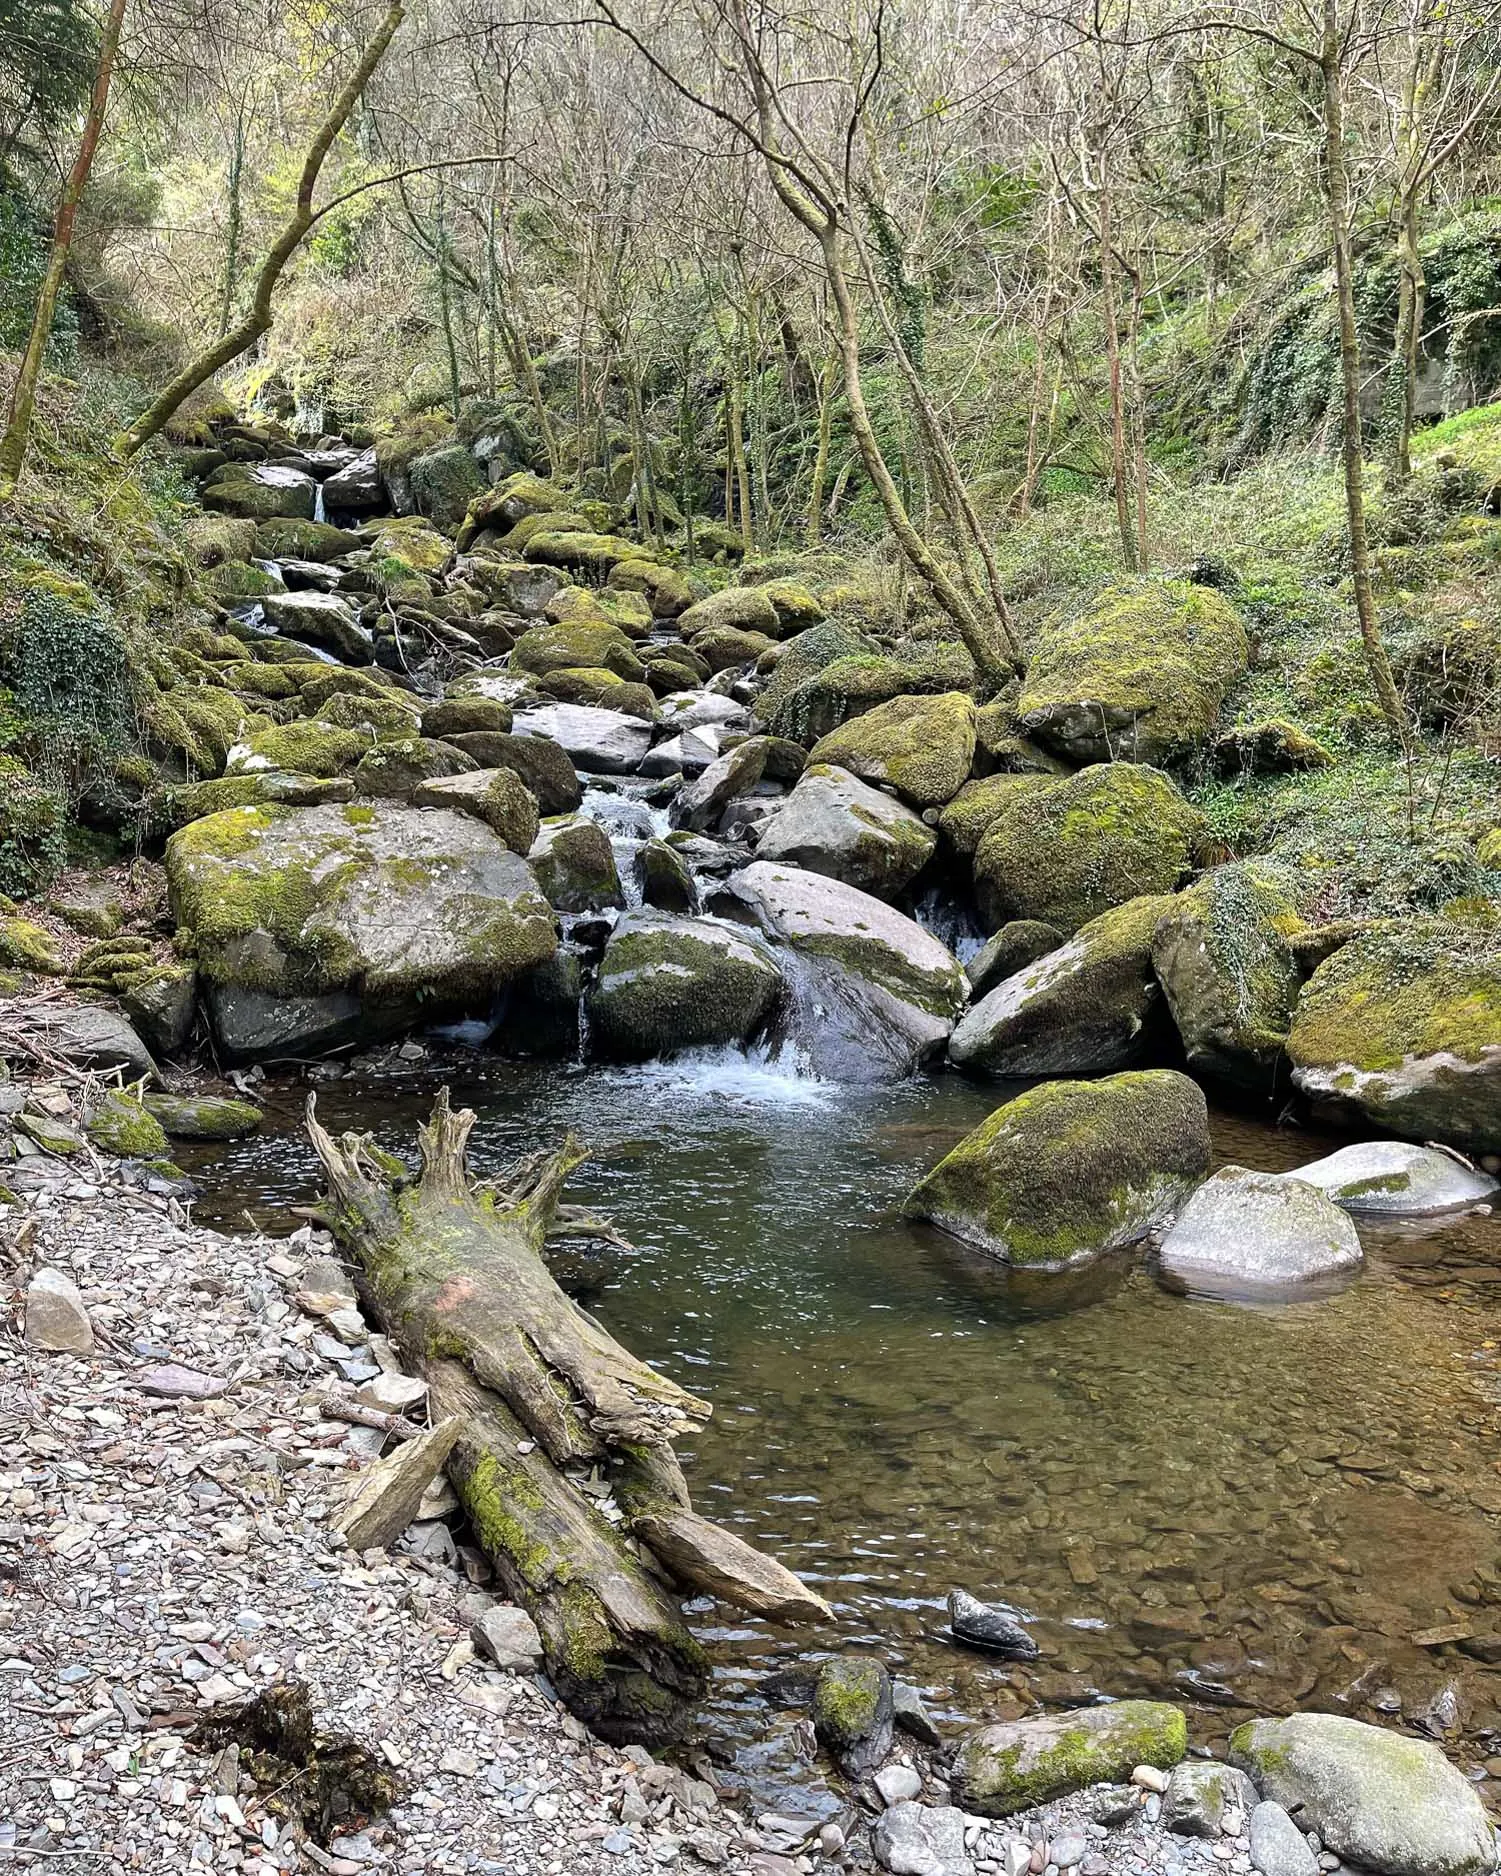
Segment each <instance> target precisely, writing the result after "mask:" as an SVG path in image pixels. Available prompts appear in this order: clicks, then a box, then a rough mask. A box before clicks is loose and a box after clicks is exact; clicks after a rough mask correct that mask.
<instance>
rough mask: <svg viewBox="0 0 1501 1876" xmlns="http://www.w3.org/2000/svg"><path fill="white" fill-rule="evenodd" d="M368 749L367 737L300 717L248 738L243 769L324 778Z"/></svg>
mask: <svg viewBox="0 0 1501 1876" xmlns="http://www.w3.org/2000/svg"><path fill="white" fill-rule="evenodd" d="M369 748H370V739H369V737H368V736H362V735H361V734H360V733H359V732H358V731H357V730H341V729H338V728H336V727H335V726H334V725H333V724H331V723H324V722H320V721H318V720H317V719H316V718H302V719H299V720H298V721H296V722H293V723H284V724H281V725H280V726H278V727H277V728H275V729H269V730H262V731H260V732H259V733H258V734H257V735H254V736H252V737H251V738H250V740H249V744H248V749H249V762H248V764H242V772H243V770H244V769H245V768H247V767H248V768H249V769H251V770H253V769H255V768H263V769H280V770H284V771H286V772H287V773H289V774H294V775H315V776H322V777H328V776H333V775H342V774H343V773H344V772H345V771H346V770H349V769H352V768H353V767H354V766H355V764H356V763H358V762H359V760H360V758H361V757H362V756H363V755H364V754H365V753H366V751H367V750H368V749H369Z"/></svg>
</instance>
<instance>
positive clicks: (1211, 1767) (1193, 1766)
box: [1162, 1759, 1256, 1839]
mask: <svg viewBox="0 0 1501 1876" xmlns="http://www.w3.org/2000/svg"><path fill="white" fill-rule="evenodd" d="M1255 1803H1256V1787H1255V1786H1254V1785H1253V1784H1252V1783H1251V1781H1250V1779H1249V1778H1247V1777H1246V1775H1245V1773H1244V1772H1241V1771H1237V1770H1236V1768H1235V1767H1234V1766H1233V1765H1216V1764H1214V1763H1213V1762H1212V1761H1208V1762H1206V1761H1204V1760H1198V1759H1195V1760H1190V1759H1185V1760H1184V1761H1183V1763H1182V1764H1181V1765H1180V1766H1177V1767H1176V1768H1175V1769H1174V1772H1173V1775H1172V1777H1171V1778H1170V1779H1169V1780H1168V1787H1167V1791H1166V1792H1165V1793H1164V1795H1163V1800H1162V1824H1163V1828H1164V1829H1165V1830H1170V1831H1172V1832H1173V1833H1174V1835H1176V1836H1179V1837H1208V1838H1211V1839H1218V1837H1219V1836H1220V1834H1221V1831H1222V1829H1223V1826H1224V1823H1225V1820H1226V1818H1227V1817H1231V1818H1234V1817H1236V1816H1244V1815H1245V1813H1246V1812H1248V1811H1249V1810H1250V1809H1251V1807H1252V1806H1253V1805H1254V1804H1255Z"/></svg>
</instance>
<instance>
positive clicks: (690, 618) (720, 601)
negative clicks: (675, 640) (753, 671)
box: [678, 586, 782, 643]
mask: <svg viewBox="0 0 1501 1876" xmlns="http://www.w3.org/2000/svg"><path fill="white" fill-rule="evenodd" d="M725 630H733V631H736V632H742V633H746V632H748V633H753V634H755V635H756V636H757V637H759V638H760V639H762V640H763V641H767V642H769V641H770V640H772V639H777V638H780V637H781V636H782V621H781V618H780V616H779V615H778V612H777V609H776V606H775V605H774V604H773V602H772V599H771V596H770V594H769V593H768V592H767V589H766V588H765V587H764V586H727V587H725V588H724V589H723V591H721V592H718V593H711V594H710V596H709V597H708V598H707V599H700V600H696V601H695V602H694V604H693V605H691V606H690V607H689V608H688V609H687V611H686V612H684V613H683V614H682V615H681V617H680V618H679V619H678V631H679V632H681V633H682V635H683V637H684V638H685V639H687V640H688V641H689V642H690V643H691V642H692V640H694V639H695V638H697V637H698V636H699V635H700V634H701V633H704V632H719V631H725Z"/></svg>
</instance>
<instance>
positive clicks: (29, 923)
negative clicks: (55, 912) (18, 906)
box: [0, 918, 64, 977]
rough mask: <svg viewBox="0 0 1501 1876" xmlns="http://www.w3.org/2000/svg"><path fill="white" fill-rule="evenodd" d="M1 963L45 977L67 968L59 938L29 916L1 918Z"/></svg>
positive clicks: (6, 967) (8, 967)
mask: <svg viewBox="0 0 1501 1876" xmlns="http://www.w3.org/2000/svg"><path fill="white" fill-rule="evenodd" d="M0 966H3V967H4V968H5V969H6V970H8V971H36V972H38V973H39V974H40V975H41V976H44V977H56V976H58V975H59V974H60V973H61V972H62V970H63V968H64V967H63V961H62V956H61V954H60V953H59V951H58V949H57V940H56V939H55V938H54V937H53V936H52V934H51V932H49V931H48V930H47V928H46V926H45V925H38V924H37V923H36V922H35V921H34V920H32V919H29V918H0Z"/></svg>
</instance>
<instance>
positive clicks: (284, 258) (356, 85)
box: [116, 0, 406, 456]
mask: <svg viewBox="0 0 1501 1876" xmlns="http://www.w3.org/2000/svg"><path fill="white" fill-rule="evenodd" d="M405 13H406V6H405V0H394V4H392V5H391V6H389V7H387V9H386V12H385V16H384V17H383V18H382V20H381V23H380V25H379V26H378V27H377V28H376V31H375V36H374V38H372V39H371V41H370V43H369V45H367V46H366V48H365V50H364V52H363V54H362V55H361V57H360V61H359V63H358V65H356V66H355V68H354V70H353V71H352V72H351V73H350V75H349V79H348V82H347V83H346V84H345V86H344V89H343V90H342V91H341V92H340V93H339V95H338V98H337V99H336V100H335V102H334V106H333V109H332V110H331V111H330V112H329V114H328V116H327V117H325V118H324V120H323V122H322V123H321V124H320V125H319V127H318V132H317V135H316V136H315V137H314V138H313V142H312V147H311V148H310V149H309V151H308V153H307V158H306V160H305V161H304V163H303V166H302V177H301V179H300V181H299V183H298V185H297V205H296V207H295V209H294V210H293V212H292V216H291V219H290V220H289V221H288V222H287V224H286V226H285V227H284V228H283V229H282V231H281V233H280V234H279V235H278V236H277V238H276V241H275V243H274V244H273V246H272V248H271V251H270V253H269V254H268V255H267V256H266V258H265V260H264V261H262V263H261V270H260V273H259V275H258V276H257V278H256V283H255V294H254V296H253V298H252V300H251V305H250V311H249V313H247V314H246V316H245V318H244V319H242V320H241V321H240V323H239V325H237V326H234V327H232V328H231V329H230V330H229V331H228V332H226V333H225V334H224V336H223V337H222V338H221V339H219V340H217V341H216V342H215V343H214V344H213V345H211V346H210V347H209V348H208V349H207V351H204V352H200V353H199V354H198V356H197V357H196V358H195V359H194V360H193V361H192V363H191V364H189V365H186V366H184V368H183V369H182V370H181V371H180V372H179V373H178V374H177V376H176V377H175V378H174V379H173V380H172V382H171V383H170V384H169V385H167V387H166V388H165V389H164V390H163V391H162V393H161V395H160V396H159V397H158V398H157V399H156V401H155V403H153V404H152V405H151V407H150V409H149V410H146V411H144V412H143V413H142V414H141V415H140V416H139V417H137V418H136V420H135V422H134V423H133V424H132V425H131V426H130V428H129V429H128V430H126V431H125V432H124V434H123V435H121V436H120V437H118V438H117V439H116V448H117V449H118V450H119V451H120V452H121V454H122V455H125V456H134V455H135V453H136V452H137V450H139V449H140V448H141V447H142V445H143V444H145V443H148V442H149V441H150V440H151V438H152V437H154V436H155V435H156V434H157V432H158V431H159V430H160V429H161V428H162V427H163V425H164V424H166V423H168V422H170V420H171V418H172V417H173V415H174V414H175V412H176V411H177V410H178V408H179V407H180V406H181V405H182V403H183V402H184V401H185V400H186V399H187V398H189V397H191V396H192V394H193V393H194V391H196V390H197V389H198V387H199V386H200V385H202V384H207V383H208V381H209V379H210V378H212V377H213V376H214V374H215V372H218V371H222V370H223V369H224V367H225V366H226V365H228V364H230V363H232V362H233V360H235V359H236V358H238V357H239V356H240V354H241V353H242V352H246V351H249V349H250V347H251V346H252V345H254V344H255V342H256V341H257V340H258V339H260V338H262V337H264V335H265V334H266V333H267V332H269V331H270V330H271V320H272V313H271V297H272V295H273V294H274V293H275V291H276V286H277V283H278V281H279V280H280V279H281V277H282V274H283V273H284V272H285V270H286V267H287V263H288V262H289V261H290V260H291V258H292V256H293V255H294V254H295V253H296V252H297V250H298V248H299V247H300V246H301V245H302V243H303V241H304V239H305V238H306V236H307V234H308V232H309V230H310V229H311V228H312V227H313V225H314V224H315V222H316V221H317V219H318V215H317V211H316V210H315V209H314V207H313V191H314V190H315V189H316V188H317V186H318V177H319V175H320V174H321V172H322V169H323V164H324V161H325V159H326V158H327V156H328V153H329V151H330V150H331V149H332V148H333V145H334V140H335V138H336V137H337V136H338V134H339V132H340V131H341V130H342V129H343V128H344V126H345V124H346V123H347V122H348V121H349V116H350V113H351V112H352V111H353V110H354V107H355V105H356V104H357V103H358V102H359V100H360V96H361V93H362V92H363V91H364V89H365V87H366V85H368V84H369V82H370V80H371V78H372V77H373V76H374V73H375V68H376V66H378V65H379V64H380V62H381V60H382V58H383V57H384V56H385V51H386V47H387V46H388V45H390V43H391V40H392V38H393V37H394V36H395V33H396V29H397V27H398V26H400V24H401V22H402V19H403V18H404V16H405Z"/></svg>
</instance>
